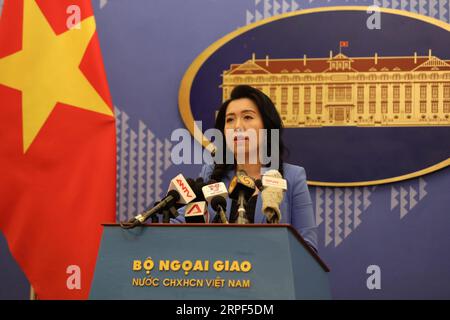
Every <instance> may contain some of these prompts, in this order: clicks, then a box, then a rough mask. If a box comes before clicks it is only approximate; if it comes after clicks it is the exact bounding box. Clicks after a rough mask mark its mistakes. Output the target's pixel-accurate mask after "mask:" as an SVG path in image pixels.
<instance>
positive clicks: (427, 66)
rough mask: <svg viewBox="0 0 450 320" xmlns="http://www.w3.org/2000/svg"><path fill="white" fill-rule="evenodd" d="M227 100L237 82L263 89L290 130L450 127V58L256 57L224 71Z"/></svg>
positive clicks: (375, 56)
mask: <svg viewBox="0 0 450 320" xmlns="http://www.w3.org/2000/svg"><path fill="white" fill-rule="evenodd" d="M222 76H223V81H222V94H223V101H225V100H226V99H228V98H229V95H230V93H231V90H232V89H233V88H234V87H235V86H237V85H239V84H248V85H251V86H253V87H255V88H258V89H260V90H262V91H263V92H264V93H265V94H267V95H268V96H269V97H270V98H271V99H272V101H273V102H274V103H275V105H276V107H277V109H278V112H279V113H280V115H281V117H282V119H283V122H284V125H285V126H286V127H323V126H366V127H373V126H381V127H387V126H449V125H450V60H442V59H440V58H438V57H436V56H433V55H432V51H431V50H429V53H428V56H418V55H417V53H414V55H412V56H398V57H381V56H378V54H376V53H375V55H374V56H371V57H348V56H346V55H345V54H343V53H341V52H340V53H338V54H336V55H333V52H332V51H330V54H329V57H328V58H309V57H307V56H306V55H304V56H303V59H270V58H269V57H268V56H266V57H265V59H256V57H255V54H253V56H252V59H250V60H248V61H246V62H244V63H242V64H232V65H231V66H230V69H229V70H226V71H224V72H223V75H222Z"/></svg>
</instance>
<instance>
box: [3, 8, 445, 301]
mask: <svg viewBox="0 0 450 320" xmlns="http://www.w3.org/2000/svg"><path fill="white" fill-rule="evenodd" d="M2 2H3V1H2V0H0V6H1V4H2ZM372 4H376V5H379V6H384V7H387V8H394V9H400V10H404V11H411V12H414V13H419V14H421V15H424V16H430V17H433V18H436V19H439V20H441V21H444V22H447V23H448V22H449V19H450V16H449V11H450V1H447V0H441V1H438V0H434V1H433V0H430V1H425V0H423V1H368V0H367V1H365V0H348V1H345V0H342V1H338V0H336V1H330V0H328V1H325V0H323V1H318V0H304V1H301V0H297V1H293V0H189V1H185V0H169V1H168V0H133V1H129V0H93V6H94V8H95V13H96V19H97V26H98V34H99V38H100V43H101V48H102V53H103V58H104V63H105V68H106V73H107V76H108V81H109V85H110V90H111V94H112V98H113V102H114V105H115V107H116V115H117V148H118V159H117V160H118V161H117V169H118V170H117V172H118V173H117V177H118V179H117V219H118V220H125V219H128V217H130V216H132V215H134V214H136V213H137V212H139V211H141V210H142V209H144V207H146V206H147V205H148V204H151V203H153V202H154V201H155V200H156V199H159V198H160V197H161V196H163V194H164V193H165V191H166V188H167V185H168V181H169V180H170V178H172V177H173V176H174V175H176V174H178V173H180V172H183V174H185V175H186V176H196V175H197V174H198V173H199V170H200V165H176V166H175V165H173V164H172V163H171V159H170V150H171V148H172V147H173V144H174V142H172V141H170V136H171V133H172V131H173V130H175V129H177V128H184V127H185V125H184V123H183V122H182V121H181V117H180V113H179V110H178V90H179V87H180V82H181V80H182V78H183V75H184V73H185V71H186V70H187V68H188V67H189V66H190V64H191V63H192V61H194V59H195V58H196V57H197V56H198V55H199V54H200V53H201V52H202V51H203V50H205V49H206V48H207V47H208V46H209V45H210V44H212V43H214V42H215V41H216V40H218V39H219V38H221V37H222V36H224V35H226V34H228V33H230V32H232V31H234V30H237V29H238V28H240V27H244V26H246V25H248V24H251V23H254V22H256V21H259V20H262V19H264V18H269V17H271V16H275V15H279V14H282V13H286V12H291V11H296V10H301V9H305V8H315V7H321V6H337V5H361V6H363V5H365V6H366V5H372ZM0 10H1V9H0ZM323 23H324V24H326V21H324V22H323ZM342 40H346V39H342ZM317 41H320V39H318V40H317ZM350 45H352V43H350ZM325 54H326V53H325ZM249 58H250V57H249ZM446 58H447V59H448V58H449V57H446ZM242 62H243V61H236V63H242ZM444 138H445V137H444ZM448 138H450V136H449V137H448ZM438 143H439V141H438ZM441 143H443V144H445V143H447V145H448V142H446V141H445V140H442V141H441ZM305 169H306V172H307V173H308V167H307V166H305ZM349 171H351V170H349ZM310 191H311V196H312V199H313V202H314V208H315V214H316V219H317V223H318V225H319V252H320V255H321V257H322V258H323V259H324V260H325V262H326V263H327V264H328V265H329V266H330V268H331V270H332V272H331V274H330V276H331V284H332V294H333V297H334V298H336V299H346V298H353V299H359V298H362V299H390V298H394V299H409V298H447V299H448V298H450V285H448V284H449V283H450V257H449V255H448V252H450V197H449V196H448V195H449V192H450V169H448V168H444V169H442V170H439V171H436V172H434V173H432V174H428V175H424V176H421V177H418V178H415V179H411V180H406V181H402V182H398V183H391V184H384V185H378V186H364V187H356V188H350V187H348V188H333V187H310ZM371 266H376V267H375V269H377V270H379V275H380V278H379V279H380V286H378V288H375V289H374V288H372V287H371V286H370V285H369V286H368V282H369V283H373V281H372V280H373V279H372V278H369V277H370V276H371V274H372V271H371V270H373V267H371ZM368 279H369V280H368ZM0 283H2V285H1V286H0V298H1V299H27V298H28V296H29V285H28V282H27V280H26V279H25V277H24V275H23V273H22V272H21V271H20V270H19V269H18V267H17V265H16V264H15V262H14V260H13V259H12V258H11V256H10V254H9V251H8V248H7V245H6V242H5V240H4V238H3V237H0Z"/></svg>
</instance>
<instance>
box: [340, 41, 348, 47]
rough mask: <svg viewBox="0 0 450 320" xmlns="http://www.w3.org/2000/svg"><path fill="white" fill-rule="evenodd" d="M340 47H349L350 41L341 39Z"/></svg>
mask: <svg viewBox="0 0 450 320" xmlns="http://www.w3.org/2000/svg"><path fill="white" fill-rule="evenodd" d="M339 47H341V48H347V47H348V41H340V42H339Z"/></svg>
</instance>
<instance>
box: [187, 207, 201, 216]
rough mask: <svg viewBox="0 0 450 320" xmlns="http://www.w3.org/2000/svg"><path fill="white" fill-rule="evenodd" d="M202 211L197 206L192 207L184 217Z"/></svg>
mask: <svg viewBox="0 0 450 320" xmlns="http://www.w3.org/2000/svg"><path fill="white" fill-rule="evenodd" d="M201 212H202V209H201V208H200V206H199V205H198V204H195V205H193V206H192V208H191V209H190V210H189V211H188V212H187V213H186V215H190V214H196V213H201Z"/></svg>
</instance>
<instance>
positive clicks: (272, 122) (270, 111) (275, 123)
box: [211, 85, 285, 181]
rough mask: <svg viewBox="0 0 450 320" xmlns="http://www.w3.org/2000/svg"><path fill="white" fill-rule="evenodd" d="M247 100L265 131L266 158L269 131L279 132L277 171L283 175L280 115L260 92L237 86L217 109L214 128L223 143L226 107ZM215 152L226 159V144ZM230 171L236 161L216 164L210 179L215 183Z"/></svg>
mask: <svg viewBox="0 0 450 320" xmlns="http://www.w3.org/2000/svg"><path fill="white" fill-rule="evenodd" d="M243 98H247V99H250V100H251V101H253V103H254V104H255V105H256V107H257V108H258V110H259V113H260V114H261V117H262V121H263V125H264V129H267V156H269V157H271V154H270V153H271V145H272V141H271V134H270V131H271V130H272V129H278V130H279V133H280V135H279V137H280V140H279V141H278V142H279V155H278V157H279V168H278V171H279V172H280V173H281V174H283V155H284V152H285V146H284V143H283V139H282V133H283V122H282V120H281V117H280V115H279V114H278V111H277V109H276V108H275V105H274V104H273V102H272V100H270V98H269V97H268V96H267V95H265V94H264V93H263V92H262V91H260V90H258V89H256V88H253V87H251V86H248V85H240V86H237V87H235V88H234V89H233V91H231V95H230V98H229V99H228V100H226V101H225V102H224V103H223V104H222V106H221V107H220V109H219V112H218V113H217V117H216V124H215V128H216V129H218V130H220V132H222V137H223V139H224V140H223V141H225V133H224V131H225V116H226V111H227V108H228V105H229V104H230V102H231V101H234V100H238V99H243ZM216 152H219V153H221V154H222V156H223V158H222V159H224V161H223V162H225V159H226V152H227V147H226V143H223V148H222V150H221V149H217V150H216ZM231 170H236V160H235V162H234V163H233V164H226V163H224V164H218V163H216V164H215V165H214V170H213V172H212V173H211V179H213V180H216V181H222V178H223V177H224V176H225V175H227V173H228V172H229V171H231Z"/></svg>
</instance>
